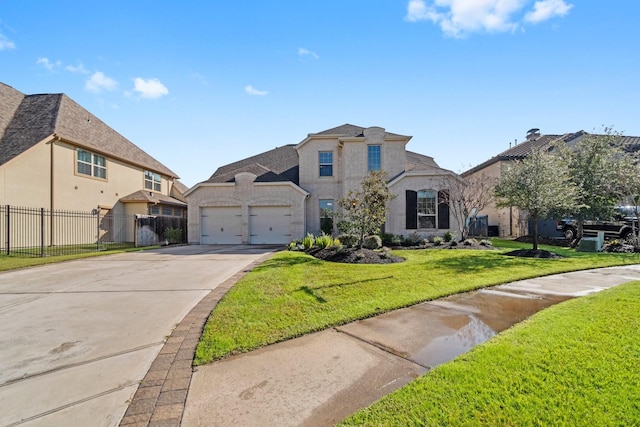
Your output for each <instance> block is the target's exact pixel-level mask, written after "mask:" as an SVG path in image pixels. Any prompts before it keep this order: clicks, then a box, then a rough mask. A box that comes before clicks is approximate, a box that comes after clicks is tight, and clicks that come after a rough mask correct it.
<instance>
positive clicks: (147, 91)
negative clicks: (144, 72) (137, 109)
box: [133, 77, 169, 99]
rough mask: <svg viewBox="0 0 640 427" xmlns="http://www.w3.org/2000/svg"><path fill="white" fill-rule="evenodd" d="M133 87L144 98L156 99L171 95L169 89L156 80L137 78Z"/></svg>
mask: <svg viewBox="0 0 640 427" xmlns="http://www.w3.org/2000/svg"><path fill="white" fill-rule="evenodd" d="M133 85H134V88H133V90H134V91H136V92H138V93H139V94H140V96H141V97H142V98H147V99H155V98H160V97H161V96H163V95H168V94H169V89H167V87H166V86H165V85H163V84H162V83H161V82H160V80H158V79H156V78H152V79H147V80H145V79H143V78H140V77H136V78H135V79H134V81H133Z"/></svg>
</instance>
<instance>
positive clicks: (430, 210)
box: [418, 190, 437, 228]
mask: <svg viewBox="0 0 640 427" xmlns="http://www.w3.org/2000/svg"><path fill="white" fill-rule="evenodd" d="M436 206H437V204H436V192H435V191H431V190H420V191H418V228H436V212H437V210H436Z"/></svg>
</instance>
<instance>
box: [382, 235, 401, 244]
mask: <svg viewBox="0 0 640 427" xmlns="http://www.w3.org/2000/svg"><path fill="white" fill-rule="evenodd" d="M380 240H381V241H382V244H383V245H385V246H392V245H394V244H396V243H395V242H396V241H397V242H399V241H400V239H398V237H397V236H395V235H393V234H391V233H381V234H380Z"/></svg>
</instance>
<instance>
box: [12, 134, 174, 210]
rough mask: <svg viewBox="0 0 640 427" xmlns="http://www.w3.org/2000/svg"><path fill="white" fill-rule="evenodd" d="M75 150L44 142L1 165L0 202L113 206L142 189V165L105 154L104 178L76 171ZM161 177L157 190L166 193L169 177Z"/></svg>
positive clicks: (83, 207) (38, 205) (81, 207)
mask: <svg viewBox="0 0 640 427" xmlns="http://www.w3.org/2000/svg"><path fill="white" fill-rule="evenodd" d="M47 142H48V143H47ZM52 148H53V149H52ZM76 150H77V149H76V147H74V146H72V145H70V144H68V143H64V142H60V141H55V142H52V141H43V142H41V143H39V144H36V145H35V146H34V147H32V148H31V149H29V150H27V151H25V152H24V153H22V154H20V155H19V156H17V157H15V158H14V159H12V160H10V161H8V162H7V163H5V164H3V165H1V166H0V188H2V192H1V194H0V203H2V204H10V205H13V206H24V207H34V208H41V207H42V208H47V209H50V208H53V209H63V210H73V211H91V210H92V209H94V208H97V207H98V206H100V207H103V208H107V209H110V208H113V207H115V206H116V204H117V202H118V200H119V199H120V198H121V197H124V196H127V195H129V194H131V193H134V192H136V191H138V190H141V189H144V169H143V168H140V167H137V166H134V165H131V164H129V163H125V162H123V161H120V160H116V159H112V158H109V157H106V156H105V157H106V164H107V178H106V179H100V178H94V177H90V176H86V175H82V174H78V173H77V157H76ZM52 156H53V157H52ZM52 165H53V173H51V167H52ZM160 180H161V192H160V193H162V194H165V195H168V193H169V190H170V182H169V179H168V178H167V177H166V176H162V175H161V178H160ZM51 192H53V197H51ZM117 213H124V210H122V211H121V212H117ZM145 213H146V212H145Z"/></svg>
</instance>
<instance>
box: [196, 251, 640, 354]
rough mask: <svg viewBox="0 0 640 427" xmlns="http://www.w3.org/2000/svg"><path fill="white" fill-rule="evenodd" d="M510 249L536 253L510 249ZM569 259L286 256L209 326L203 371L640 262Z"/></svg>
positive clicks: (257, 273)
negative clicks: (385, 319)
mask: <svg viewBox="0 0 640 427" xmlns="http://www.w3.org/2000/svg"><path fill="white" fill-rule="evenodd" d="M494 244H505V246H508V248H509V249H513V248H523V247H530V245H526V244H519V243H514V242H507V241H495V242H494ZM546 249H550V250H553V251H555V252H557V253H560V254H562V255H564V256H565V257H566V258H563V259H557V260H555V259H531V258H518V257H509V256H504V255H503V254H502V252H501V251H490V250H399V251H394V254H395V255H398V256H401V257H403V258H406V261H405V262H403V263H397V264H385V265H355V264H339V263H331V262H326V261H321V260H318V259H315V258H313V257H311V256H309V255H306V254H304V253H300V252H281V253H278V254H276V255H275V256H274V257H273V258H271V259H269V260H267V261H266V262H264V263H263V264H261V265H260V266H259V267H258V268H256V269H255V270H253V271H252V272H251V273H249V274H248V275H247V276H245V277H244V278H243V279H242V280H241V281H240V282H239V283H238V284H236V285H235V286H234V287H233V288H232V289H231V290H230V291H229V292H228V293H227V295H226V296H225V297H224V298H223V300H222V301H221V302H220V304H218V306H217V307H216V309H215V310H214V311H213V313H212V315H211V317H210V318H209V320H208V322H207V325H206V326H205V330H204V332H203V335H202V337H201V340H200V343H199V345H198V348H197V351H196V357H195V361H194V363H195V364H196V365H200V364H203V363H208V362H211V361H213V360H216V359H220V358H222V357H225V356H228V355H230V354H234V353H239V352H245V351H249V350H252V349H256V348H258V347H261V346H264V345H267V344H272V343H275V342H279V341H283V340H286V339H289V338H293V337H297V336H300V335H303V334H307V333H310V332H314V331H319V330H322V329H326V328H327V327H331V326H336V325H341V324H344V323H347V322H350V321H353V320H357V319H363V318H366V317H371V316H375V315H378V314H380V313H383V312H386V311H390V310H393V309H397V308H401V307H406V306H409V305H413V304H416V303H419V302H422V301H426V300H431V299H435V298H439V297H442V296H446V295H451V294H455V293H459V292H464V291H469V290H472V289H478V288H482V287H486V286H490V285H497V284H501V283H506V282H510V281H513V280H519V279H525V278H531V277H537V276H543V275H547V274H554V273H561V272H567V271H575V270H584V269H589V268H596V267H607V266H613V265H624V264H635V263H638V262H640V257H639V255H638V254H607V253H584V252H582V253H581V252H576V251H574V250H571V249H562V248H555V247H554V248H549V247H547V248H546Z"/></svg>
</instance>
